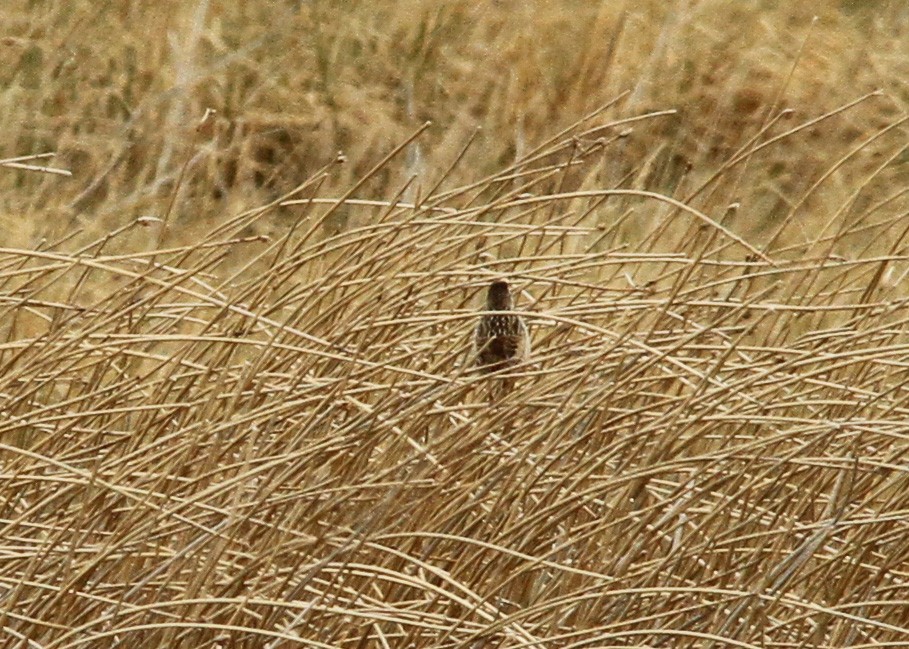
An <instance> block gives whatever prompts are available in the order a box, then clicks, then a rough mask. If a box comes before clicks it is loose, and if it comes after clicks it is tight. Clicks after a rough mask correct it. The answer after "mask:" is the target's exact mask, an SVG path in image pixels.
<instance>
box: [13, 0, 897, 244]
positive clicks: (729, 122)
mask: <svg viewBox="0 0 909 649" xmlns="http://www.w3.org/2000/svg"><path fill="white" fill-rule="evenodd" d="M907 32H909V6H907V5H905V4H904V3H899V2H840V3H837V2H826V3H788V2H772V1H764V2H748V3H738V2H727V1H725V0H699V1H674V2H657V1H645V2H624V3H621V2H586V1H578V0H567V1H565V2H548V1H544V0H522V1H518V0H486V1H482V2H435V1H428V0H409V1H407V2H384V1H375V2H357V1H347V2H325V1H322V0H320V1H312V2H302V1H296V2H294V1H290V0H288V1H275V2H252V3H249V2H240V3H238V2H232V1H226V0H200V1H199V2H194V3H188V2H183V1H177V0H161V1H159V2H145V1H123V2H116V3H110V2H102V3H95V2H87V1H77V2H72V1H63V0H28V1H24V0H16V1H14V2H10V3H7V4H6V6H5V9H4V11H3V12H2V14H0V35H2V40H0V111H2V114H3V116H4V119H3V123H4V128H3V129H2V131H0V157H2V158H12V157H15V156H23V155H28V154H37V153H44V152H47V151H56V152H57V157H56V159H55V161H54V165H55V166H59V167H64V168H66V169H69V170H71V171H72V172H73V177H72V178H69V179H67V178H61V177H59V176H54V175H40V174H33V173H28V172H24V171H14V170H10V169H5V170H3V171H2V172H0V223H2V224H3V231H4V233H5V235H4V237H3V238H4V240H5V242H6V244H7V245H18V246H27V247H30V246H33V245H37V242H39V241H40V240H41V239H42V238H45V237H50V238H53V237H59V236H61V235H62V234H64V233H69V232H71V231H73V230H74V229H80V230H81V231H83V232H85V233H86V235H87V236H89V237H91V236H97V234H98V232H103V231H109V230H110V229H111V228H115V227H117V226H119V225H122V224H123V223H126V222H129V221H131V220H133V219H135V218H136V217H138V216H143V215H150V216H159V217H160V216H161V214H162V213H164V212H165V211H167V210H168V209H171V208H169V206H170V205H171V203H173V208H172V209H173V214H172V216H171V224H172V232H171V236H173V237H175V238H176V239H177V240H181V239H191V238H193V237H194V236H198V234H199V232H201V231H205V230H207V229H209V228H210V227H211V224H212V222H213V220H214V219H217V218H220V215H223V214H225V213H236V212H238V211H241V210H243V209H246V208H249V207H252V206H256V205H260V204H262V203H264V202H267V201H270V200H273V199H274V198H276V197H278V196H280V195H282V194H283V193H284V192H287V191H289V190H291V189H292V188H294V187H295V186H297V185H299V184H300V183H302V182H303V181H304V180H305V179H306V178H308V177H310V176H311V175H312V174H314V173H315V172H317V171H318V170H319V169H321V168H323V167H324V166H325V165H329V164H330V163H331V162H332V160H334V159H335V157H336V156H337V153H338V152H339V151H341V152H343V153H344V155H345V156H346V159H347V163H346V164H344V165H334V166H332V167H330V172H331V173H330V175H329V177H328V178H327V179H326V180H325V182H324V183H323V185H322V192H323V193H325V194H327V195H333V194H334V195H338V194H340V193H342V191H343V189H345V188H347V187H349V186H350V185H351V183H352V181H353V180H355V179H358V178H360V177H361V176H362V175H363V174H364V172H365V171H366V170H368V169H370V168H372V167H373V166H374V165H375V164H376V163H377V162H378V161H379V160H381V159H382V158H383V157H384V156H385V155H386V154H387V153H388V152H389V151H390V150H391V149H392V148H393V147H394V146H395V145H396V144H398V143H400V142H402V141H404V140H405V139H406V138H407V137H408V135H409V134H411V133H412V132H413V131H414V130H415V129H417V128H418V127H419V126H420V125H421V124H423V123H424V122H425V121H427V120H431V121H432V126H431V127H430V128H429V129H428V130H427V131H426V132H425V133H424V134H423V135H422V136H421V137H420V138H419V139H418V140H417V141H416V142H415V144H413V145H412V146H410V147H408V149H407V151H406V156H405V158H404V160H403V164H399V165H395V166H393V167H388V168H385V169H383V170H382V171H381V173H379V174H377V175H376V176H375V177H373V178H372V179H370V181H369V182H368V183H367V184H366V185H365V186H364V187H362V188H361V189H360V191H359V192H358V195H359V196H360V197H363V198H378V197H385V198H387V197H389V196H392V195H394V194H396V193H397V192H398V191H399V190H400V188H401V187H402V186H403V185H404V183H405V182H406V181H407V180H408V178H410V177H415V178H416V181H415V184H414V185H413V189H412V191H416V189H415V188H416V187H418V186H422V187H424V188H425V187H428V186H432V185H433V184H434V182H435V179H436V178H439V177H440V176H441V174H442V173H443V171H444V170H445V169H447V168H448V166H449V165H450V164H451V163H452V160H454V159H455V158H456V157H457V155H458V153H459V151H461V149H462V148H463V147H464V145H465V143H466V142H467V141H468V140H470V138H471V136H472V135H473V134H474V133H475V132H476V131H477V129H481V130H480V131H479V133H478V134H477V136H476V138H475V140H474V141H473V143H472V145H471V147H470V149H469V150H468V152H467V154H466V155H465V157H464V159H463V161H462V164H461V165H460V166H459V167H458V169H457V170H456V172H455V173H454V174H453V175H452V176H451V178H450V179H449V182H450V183H452V184H455V183H463V182H468V181H473V180H475V179H477V178H480V177H483V176H484V175H486V174H488V173H491V172H493V171H495V170H497V169H500V168H502V167H503V166H506V165H508V164H510V163H511V162H513V161H514V160H515V159H516V158H519V157H520V156H522V155H523V154H525V153H526V152H528V151H529V150H530V149H532V148H533V147H534V146H535V145H536V144H538V143H540V142H542V141H544V140H545V139H546V138H548V137H550V136H552V135H553V134H555V133H557V132H558V131H559V130H561V129H563V128H564V127H566V126H568V125H570V124H572V123H574V122H575V121H577V120H578V119H580V118H581V117H583V116H584V115H586V114H588V113H590V112H591V111H593V110H595V109H596V108H597V107H599V106H602V105H604V104H607V103H608V102H611V101H614V100H616V99H617V98H619V101H617V102H616V103H615V104H614V105H613V106H611V107H610V108H609V109H608V111H607V112H606V113H604V115H605V116H607V117H608V118H609V119H610V120H619V119H622V118H629V117H633V116H638V115H644V114H646V113H648V112H650V111H666V110H675V111H676V112H675V113H674V114H672V115H662V116H659V117H655V118H652V119H647V120H643V121H640V122H636V123H632V124H629V125H628V127H627V128H617V129H615V132H614V133H613V135H617V134H620V132H621V133H624V134H625V135H626V137H622V138H617V139H615V138H614V141H612V142H611V143H610V144H609V146H608V147H607V148H606V149H605V152H604V154H603V159H602V161H601V163H600V164H598V165H597V166H596V169H595V171H594V172H593V173H591V174H588V175H586V176H583V177H578V178H575V179H573V182H574V185H575V187H578V186H581V185H586V186H593V185H595V186H599V187H623V186H628V187H636V188H642V189H650V190H653V191H659V192H663V193H667V194H671V195H675V196H677V197H678V198H686V197H689V196H688V195H689V193H690V192H691V191H692V190H693V189H694V188H697V187H699V186H700V185H701V184H702V183H703V182H704V181H705V180H707V179H708V178H710V177H711V175H713V174H714V173H716V171H717V170H718V169H722V167H723V165H724V163H726V162H728V161H729V160H730V159H732V158H733V156H734V155H735V154H736V152H738V151H740V150H743V147H745V149H744V150H747V148H748V146H752V147H753V146H754V142H755V141H758V140H767V139H770V138H771V137H774V136H778V135H780V134H782V133H785V131H786V130H787V129H790V128H793V127H795V126H796V125H803V124H804V123H805V122H807V121H809V120H811V119H813V118H816V117H819V116H821V115H824V114H825V113H827V112H829V111H835V110H836V109H838V108H840V107H842V106H844V105H846V104H849V103H850V102H853V101H855V100H856V99H858V98H860V97H862V96H864V95H866V94H867V93H872V92H874V91H877V90H880V91H881V92H880V94H878V95H874V96H872V97H869V98H866V99H865V100H864V101H861V102H859V103H858V104H857V105H856V106H854V107H852V108H850V109H848V110H845V111H842V112H839V113H837V114H836V115H834V116H833V117H831V118H830V119H827V120H822V121H820V122H819V123H818V124H817V125H815V126H813V127H810V128H801V129H799V130H798V131H797V132H796V133H794V134H793V135H791V136H788V137H785V138H783V139H782V141H781V142H780V143H778V144H776V145H773V146H768V147H765V148H763V149H761V150H760V151H758V152H756V153H755V154H754V155H753V156H751V157H750V158H749V159H748V161H747V164H744V165H739V167H738V169H737V170H736V173H735V174H734V181H733V182H725V183H723V184H722V185H721V186H714V187H713V188H712V189H711V192H709V200H710V203H709V204H710V205H723V204H726V203H731V202H738V203H739V204H740V209H739V210H738V211H737V212H736V215H735V217H734V218H735V219H736V221H735V222H734V228H735V229H736V231H737V232H739V234H741V235H742V236H745V237H747V238H757V239H758V240H759V239H760V238H761V237H762V236H765V235H766V234H767V233H768V232H770V231H772V229H773V225H774V224H775V223H776V222H778V221H779V220H780V219H781V214H783V213H785V212H788V211H789V210H790V209H793V207H794V206H797V207H798V209H801V210H803V211H804V214H803V215H801V217H800V219H799V223H800V224H801V225H802V226H803V227H807V225H806V224H807V223H819V224H820V223H824V222H826V221H827V220H828V219H829V218H830V217H831V215H832V214H833V213H836V212H837V211H840V210H842V209H843V208H844V207H846V208H847V209H849V210H855V212H856V214H863V215H865V214H866V213H867V209H868V206H869V205H873V204H875V203H876V202H878V201H885V202H886V206H887V207H886V209H887V210H889V212H888V214H896V213H900V212H902V211H904V210H907V209H909V203H907V202H906V201H905V200H904V199H902V197H901V196H896V197H893V196H891V194H892V193H893V190H894V183H899V182H900V179H901V178H902V176H903V175H904V174H905V169H906V167H905V163H906V160H907V155H906V153H905V151H904V150H903V147H904V142H905V140H906V130H905V126H904V125H900V124H898V125H897V126H896V127H895V128H891V129H890V130H888V131H887V132H886V133H885V134H884V135H883V136H881V137H879V138H877V139H875V140H874V141H873V142H871V143H869V144H866V145H865V146H861V147H860V145H861V143H862V142H863V141H864V140H865V139H867V138H871V137H873V136H874V135H875V134H876V133H878V132H879V131H881V130H882V129H886V128H887V127H888V126H893V125H894V124H896V123H897V122H898V121H899V119H900V118H901V116H903V115H904V114H905V112H906V105H907V102H909V90H907V88H906V84H905V82H904V81H903V80H905V79H907V78H909V38H907ZM623 93H624V94H623ZM207 109H212V110H214V111H216V113H214V116H213V119H210V120H208V121H207V122H206V124H205V125H204V126H202V127H200V126H199V123H200V119H201V117H202V115H203V114H204V113H205V111H206V110H207ZM784 109H791V112H789V113H786V114H785V115H783V116H782V117H780V114H781V111H783V110H784ZM763 127H768V130H767V132H766V133H765V134H763V135H760V137H759V134H760V133H761V129H762V128H763ZM607 139H608V137H607ZM749 143H751V144H749ZM856 147H860V149H859V150H858V151H857V152H855V153H853V154H852V155H851V156H850V157H849V158H848V160H847V161H846V162H845V163H844V164H842V165H839V164H835V163H836V162H837V161H838V160H839V159H840V158H842V157H844V156H846V155H847V154H849V152H850V151H852V150H853V149H855V148H856ZM885 162H886V168H885V169H884V170H882V171H879V170H877V167H878V166H880V165H882V164H883V163H885ZM834 167H835V168H834ZM184 169H185V171H184ZM831 170H832V173H831V174H830V177H829V178H826V179H825V180H824V184H825V186H824V192H823V193H818V192H814V193H811V194H810V195H807V192H808V190H809V188H810V187H811V186H812V185H813V184H814V183H816V182H817V181H818V180H819V179H820V178H822V177H823V176H824V175H825V174H827V173H828V172H831ZM181 174H182V178H181ZM728 177H732V175H730V176H727V178H728ZM178 179H180V180H179V181H178ZM567 182H569V183H570V182H572V181H571V180H569V181H567ZM856 188H859V190H858V191H857V190H856ZM698 200H700V201H701V203H700V205H699V203H698ZM706 201H707V197H706V196H704V195H701V197H700V198H699V199H696V200H695V201H694V203H693V205H694V206H695V207H701V208H704V207H705V206H706V205H707V202H706ZM343 214H344V213H343V212H341V213H340V214H339V217H338V222H337V223H333V224H329V225H331V226H332V227H334V228H336V229H337V228H341V227H344V226H345V224H346V222H345V220H344V217H343ZM861 218H865V217H864V216H862V217H861ZM269 224H270V225H269ZM257 227H259V228H265V229H267V228H268V227H281V225H280V221H279V222H277V223H276V222H275V221H268V222H266V221H263V222H262V223H260V224H259V225H258V226H257ZM793 236H795V235H793ZM885 238H886V237H885ZM122 241H123V242H126V243H127V245H128V241H129V238H128V237H126V238H124V239H123V240H122Z"/></svg>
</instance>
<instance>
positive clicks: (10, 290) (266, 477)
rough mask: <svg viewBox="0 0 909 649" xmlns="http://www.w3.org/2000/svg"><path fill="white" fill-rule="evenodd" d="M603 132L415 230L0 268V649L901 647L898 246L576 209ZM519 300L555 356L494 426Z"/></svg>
mask: <svg viewBox="0 0 909 649" xmlns="http://www.w3.org/2000/svg"><path fill="white" fill-rule="evenodd" d="M591 119H592V120H597V119H599V120H600V122H599V123H598V124H596V125H594V126H591V123H589V122H585V123H581V124H578V125H577V126H576V127H575V128H573V129H570V130H569V131H567V132H565V133H563V134H562V135H560V136H558V137H556V138H554V139H552V140H551V141H550V142H549V143H548V144H545V145H544V146H542V147H541V148H539V149H538V150H535V151H532V152H530V153H529V154H528V157H527V158H526V159H525V160H522V161H520V162H518V163H516V164H515V165H514V166H511V167H509V168H506V169H504V170H503V171H502V172H500V173H498V174H495V175H493V176H490V177H487V178H485V179H482V180H480V181H479V182H477V183H474V184H471V185H467V186H460V187H456V188H453V189H444V187H445V186H446V182H445V179H444V178H443V179H442V182H440V183H438V184H437V185H436V189H434V190H432V191H426V193H425V194H424V195H423V196H421V197H420V198H419V202H418V203H417V204H414V203H404V202H402V201H401V200H400V199H394V198H392V199H389V200H375V199H371V200H363V199H359V198H355V197H354V196H353V194H355V191H354V190H355V189H356V188H357V187H360V186H362V185H363V183H365V182H367V181H368V180H369V177H368V176H367V177H363V178H361V179H360V181H358V182H357V183H356V184H354V185H353V186H352V187H351V191H349V192H347V194H346V195H343V196H340V197H330V196H325V195H324V194H322V193H321V190H320V184H321V183H322V181H323V179H324V174H325V173H331V170H327V171H325V172H324V173H323V174H320V175H317V176H315V177H313V178H312V179H310V180H309V181H307V182H305V183H303V184H302V185H301V186H300V187H298V188H297V189H296V190H294V191H293V192H291V193H290V194H288V195H286V196H284V197H282V198H281V199H280V200H278V201H276V202H275V203H273V204H270V205H267V206H264V207H263V208H261V209H256V210H252V211H248V212H245V213H242V214H240V215H238V216H236V217H234V218H232V219H228V220H225V221H224V222H222V223H221V224H220V225H219V226H218V227H216V228H215V229H214V230H212V231H211V232H209V234H208V235H207V236H206V237H204V238H202V239H200V240H198V241H196V242H194V243H193V244H191V245H189V244H183V245H169V244H168V243H167V239H168V236H167V232H166V223H164V222H163V221H155V220H152V219H142V220H140V221H137V222H136V223H135V224H133V226H132V229H137V230H139V231H141V232H143V233H145V236H146V238H147V241H148V245H147V247H146V248H145V249H144V250H139V251H135V252H132V253H128V254H120V253H118V254H112V253H108V252H107V251H106V249H107V246H108V245H109V244H110V243H111V241H112V239H115V238H116V237H117V236H128V235H129V231H130V229H131V228H123V231H122V232H119V233H111V234H110V235H109V236H107V237H104V238H102V239H100V240H98V241H96V242H94V243H92V244H89V245H86V246H84V247H82V248H81V249H72V247H68V246H67V242H66V241H63V242H59V243H57V244H48V245H45V246H42V247H40V248H36V249H33V250H27V249H3V250H0V282H2V284H0V288H2V318H0V322H2V323H3V324H2V327H3V328H2V333H3V339H4V342H3V344H2V345H0V368H2V369H0V377H2V379H0V397H2V412H3V423H2V426H0V457H2V484H0V493H2V494H3V501H2V531H3V533H2V536H0V538H2V539H3V542H2V547H0V562H2V564H0V592H2V602H3V605H2V609H0V611H2V612H0V616H2V624H0V627H2V629H3V633H4V635H5V638H4V640H3V643H4V645H6V646H22V647H43V648H47V649H62V648H72V647H80V646H105V647H118V646H144V647H159V646H160V647H163V646H168V647H178V646H179V647H183V646H185V647H291V646H320V647H329V646H331V647H335V646H347V645H350V646H358V647H362V646H371V645H376V646H386V647H388V646H452V647H453V646H468V647H481V646H507V647H536V646H560V647H583V646H600V647H602V646H616V647H618V646H667V645H671V646H678V647H687V646H691V647H695V646H697V647H702V646H736V647H758V646H779V647H798V646H839V647H863V646H885V645H888V643H889V645H888V646H898V645H899V644H902V643H904V642H906V638H907V637H909V619H907V618H909V616H907V610H909V609H907V607H906V606H905V600H906V597H907V594H906V588H907V583H906V580H907V579H909V574H907V569H906V566H907V557H906V552H907V547H909V546H907V545H906V543H905V538H906V518H905V512H906V511H907V508H909V502H907V498H909V496H907V493H909V489H907V486H909V485H907V479H906V475H907V474H906V472H905V468H904V464H905V457H904V456H905V453H906V449H907V445H906V434H905V430H906V425H905V420H906V417H907V414H909V405H907V401H909V392H907V389H906V384H907V379H906V376H907V369H909V366H907V365H906V363H905V360H904V359H905V356H906V351H907V349H909V340H907V336H906V333H905V324H906V318H905V316H904V315H903V313H904V310H905V301H906V298H905V297H904V296H905V292H904V291H894V289H893V286H892V284H893V281H892V278H891V279H888V278H890V277H891V273H892V272H904V271H905V268H906V262H907V257H906V255H905V250H904V247H905V242H904V241H903V239H902V238H892V240H891V241H892V243H891V245H890V247H891V249H890V250H889V251H888V252H887V253H886V254H867V255H864V256H862V255H857V256H854V257H850V258H845V257H840V256H837V255H836V254H834V252H833V251H834V250H835V249H836V248H837V247H838V246H839V245H840V244H842V243H843V241H845V240H847V239H849V238H850V237H852V236H854V235H855V234H856V232H857V231H858V230H861V228H862V227H864V226H862V225H861V224H860V223H851V224H845V225H844V224H843V220H842V219H841V220H840V221H838V222H836V223H834V224H833V225H831V227H830V228H829V229H826V230H821V231H817V232H815V238H814V239H812V240H808V241H805V242H804V243H803V245H802V246H801V247H800V248H799V250H798V254H796V251H795V250H794V249H793V247H792V245H791V244H786V245H781V244H778V243H777V242H775V240H774V238H772V237H768V238H766V239H765V241H764V242H763V243H750V242H748V241H747V240H745V239H743V238H742V237H740V236H739V235H737V234H735V233H734V231H733V230H732V229H730V228H729V227H727V226H726V225H724V224H723V221H724V219H726V218H727V217H728V215H729V214H730V212H729V211H728V210H723V209H720V207H721V206H719V205H716V204H711V203H709V202H708V203H707V204H705V205H701V206H700V208H698V207H694V204H695V202H696V201H694V199H691V200H688V201H687V202H682V201H680V200H678V199H675V198H672V197H669V196H664V195H660V194H656V193H653V192H649V191H643V190H633V189H627V190H623V189H609V190H603V189H600V190H589V189H572V188H571V187H568V186H566V185H567V183H568V180H567V179H568V178H570V177H572V174H574V173H575V171H576V168H577V167H578V166H580V167H584V166H585V165H587V166H589V165H591V164H593V165H594V166H596V161H597V160H599V159H600V158H599V156H600V155H601V154H602V152H603V148H604V147H608V146H615V144H616V141H615V140H614V139H610V138H609V137H600V138H599V139H590V138H585V137H582V136H578V133H584V132H590V131H591V129H594V130H595V132H597V133H609V132H611V131H615V130H616V129H618V128H619V127H620V123H621V122H622V121H623V120H617V121H616V122H606V123H604V122H603V121H602V118H598V117H596V116H591ZM418 135H419V133H417V134H415V135H414V137H417V136H418ZM410 141H412V139H411V140H405V141H404V142H402V144H401V145H400V146H399V147H398V148H397V149H396V150H395V151H393V152H392V154H390V155H389V156H388V157H387V158H386V160H385V161H383V162H382V163H381V164H380V165H378V166H377V168H375V169H374V170H373V171H372V174H378V173H380V172H381V171H382V169H383V168H384V167H385V166H386V165H394V164H398V159H399V157H400V156H401V155H403V153H402V152H403V151H404V150H405V149H406V147H407V145H408V143H409V142H410ZM592 161H593V162H592ZM714 182H716V183H718V184H720V185H722V184H723V183H726V182H734V178H733V174H732V173H731V172H730V171H729V170H728V169H721V170H720V172H719V174H718V176H717V177H716V179H715V181H714ZM424 191H425V190H424ZM692 201H694V202H692ZM278 209H280V210H283V211H286V212H288V213H290V214H291V218H290V221H291V225H290V226H289V227H287V228H286V230H285V231H284V233H283V235H281V236H280V237H278V238H275V239H273V240H265V239H264V238H263V237H260V236H246V235H245V234H244V233H245V232H248V231H249V230H250V228H251V227H252V226H253V225H254V224H255V223H257V222H259V221H261V220H263V219H265V218H268V216H269V214H270V213H271V212H272V211H274V210H278ZM339 210H347V211H348V212H349V213H350V214H351V215H353V217H352V221H351V222H357V223H359V225H358V226H356V227H349V228H346V229H344V230H343V231H341V232H339V233H337V234H334V235H331V236H323V235H324V229H323V226H324V224H325V223H326V221H328V220H329V219H331V218H332V217H333V215H334V214H336V213H337V212H338V211H339ZM733 212H734V210H733ZM628 214H632V216H631V217H629V216H628ZM641 214H649V215H650V216H649V220H650V223H651V224H652V226H651V227H649V229H647V228H643V227H641V226H639V227H638V228H637V229H636V230H633V231H632V230H629V231H627V232H626V233H625V235H623V236H624V239H623V240H622V241H623V242H622V243H620V239H619V238H618V233H619V231H620V230H621V228H622V224H623V223H624V222H625V220H627V219H633V218H639V217H638V215H641ZM710 214H719V217H713V216H710ZM623 215H624V216H623ZM790 221H791V222H790V223H781V224H780V226H779V228H780V230H785V229H787V228H789V227H796V226H797V223H796V219H795V217H790ZM892 221H893V222H892V223H891V221H886V222H885V224H884V225H883V226H879V227H880V228H882V229H884V230H887V229H888V228H891V226H892V227H895V224H896V222H897V219H895V217H894V219H892ZM898 221H899V222H900V223H901V222H902V219H899V220H898ZM610 223H611V224H612V225H607V224H610ZM903 230H905V228H903ZM633 232H642V233H643V234H640V236H639V237H638V239H637V240H633V245H629V243H628V241H630V239H628V237H629V236H632V234H633ZM629 233H632V234H629ZM239 250H242V251H243V252H242V255H243V258H244V259H245V260H246V261H245V262H244V263H243V264H232V265H229V266H227V267H225V260H226V259H228V258H230V257H231V256H232V255H234V256H236V255H239V254H241V253H240V252H238V251H239ZM812 255H816V256H812ZM502 275H505V276H508V277H510V278H511V280H512V282H513V283H514V284H515V285H516V286H518V287H520V288H521V289H522V293H521V296H520V299H519V305H518V306H519V308H520V309H521V310H522V312H523V313H524V315H525V317H526V318H527V319H528V321H529V323H530V325H531V328H532V331H533V336H534V347H535V349H536V350H537V351H536V353H535V355H534V357H533V358H532V359H531V361H529V362H528V363H526V364H524V365H523V366H521V367H520V368H519V369H520V378H519V379H518V381H517V386H516V388H515V389H514V390H513V391H511V392H510V393H507V394H505V395H504V396H502V397H501V398H499V399H493V400H492V401H490V399H489V398H488V397H489V388H490V385H489V384H490V379H488V378H484V377H482V376H481V375H478V374H476V373H473V372H470V371H469V358H468V357H467V356H466V351H467V350H468V349H469V347H470V344H469V336H470V330H471V327H472V325H473V324H474V322H475V318H476V306H477V304H478V303H479V302H480V296H481V294H482V292H483V289H484V288H485V286H486V284H487V283H488V281H489V279H490V278H491V277H495V276H502ZM494 381H495V380H494V379H493V381H492V382H493V383H494ZM806 643H807V644H806Z"/></svg>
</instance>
